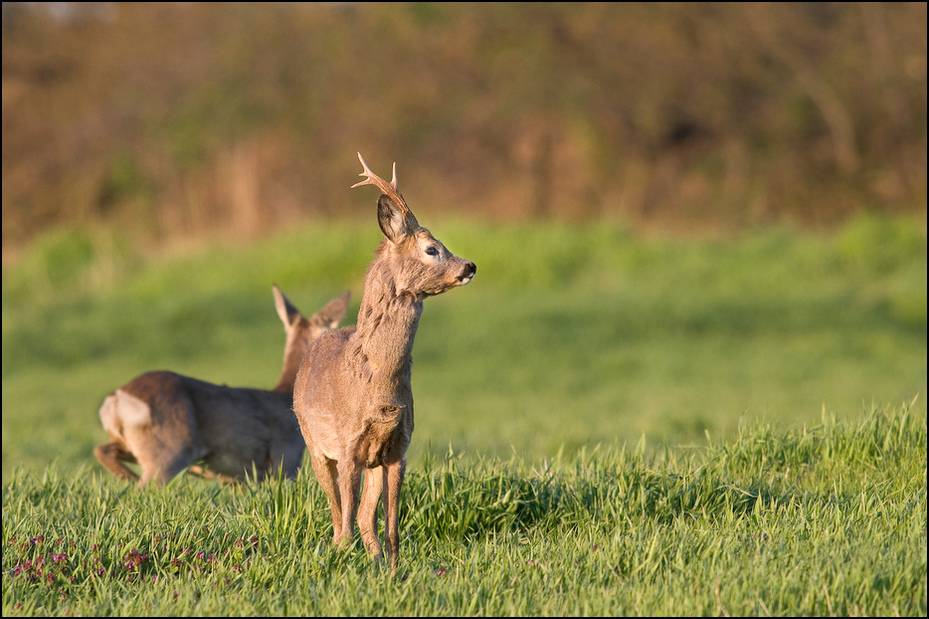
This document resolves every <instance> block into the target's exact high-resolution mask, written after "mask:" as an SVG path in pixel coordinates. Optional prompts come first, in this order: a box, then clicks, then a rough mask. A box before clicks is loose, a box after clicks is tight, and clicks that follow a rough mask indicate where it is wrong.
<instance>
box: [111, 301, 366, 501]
mask: <svg viewBox="0 0 929 619" xmlns="http://www.w3.org/2000/svg"><path fill="white" fill-rule="evenodd" d="M273 292H274V303H275V307H276V308H277V314H278V316H279V317H280V319H281V322H283V323H284V330H285V332H286V333H287V340H286V344H285V346H284V367H283V370H282V371H281V377H280V380H279V381H278V383H277V386H275V387H274V389H271V390H270V391H268V390H264V389H249V388H242V387H227V386H226V385H215V384H213V383H209V382H206V381H202V380H198V379H196V378H191V377H189V376H182V375H180V374H175V373H174V372H166V371H157V372H147V373H145V374H142V375H140V376H137V377H136V378H134V379H132V380H131V381H129V382H128V383H126V384H125V385H123V386H122V387H120V388H119V389H117V390H116V391H114V392H113V393H111V394H110V395H109V396H107V397H106V399H105V400H104V401H103V405H102V406H101V407H100V421H101V422H102V423H103V428H104V429H105V430H106V431H107V433H108V434H109V435H110V439H111V440H110V442H109V443H107V444H105V445H98V446H97V447H95V448H94V455H95V456H96V457H97V459H98V460H99V461H100V463H101V464H103V466H105V467H106V468H107V469H109V470H110V472H112V473H113V474H114V475H116V476H117V477H120V478H122V479H125V480H127V481H136V480H138V483H139V485H140V486H142V485H145V484H148V483H149V482H152V481H156V482H157V483H159V484H164V483H167V482H168V481H170V480H171V479H172V478H173V477H175V476H176V475H177V474H178V473H180V472H181V471H183V470H184V469H187V471H188V473H191V474H194V475H199V476H202V477H206V478H216V477H219V478H220V479H221V480H222V481H224V482H231V481H235V480H240V479H244V478H245V477H246V476H247V475H249V474H250V473H251V472H252V470H253V467H254V469H255V470H256V471H257V476H258V479H259V480H260V479H262V478H263V477H265V476H266V475H269V474H274V473H276V472H277V471H278V470H279V469H281V470H282V471H283V474H284V476H285V477H287V478H293V477H294V476H295V475H296V474H297V470H298V469H299V467H300V463H301V461H302V459H303V446H304V443H303V438H302V437H301V436H300V430H299V428H298V426H297V420H296V418H295V417H294V413H293V410H292V408H291V407H292V405H293V385H294V378H295V377H296V375H297V366H298V364H299V363H300V359H301V358H302V357H303V354H304V353H305V352H306V350H307V348H309V346H310V344H311V343H312V342H313V341H315V340H316V339H317V338H318V337H320V336H321V335H322V334H324V333H326V332H328V331H331V330H332V329H335V328H336V327H337V326H338V325H339V322H340V321H341V320H342V317H343V316H344V315H345V311H346V309H347V308H348V298H349V293H348V291H346V292H344V293H343V294H342V295H341V296H339V297H336V298H335V299H333V300H332V301H330V302H329V303H327V304H326V306H325V307H323V308H322V309H321V310H320V311H319V312H317V313H316V314H314V315H313V316H312V317H311V318H305V317H304V316H303V315H302V314H301V313H300V311H299V310H298V309H297V308H296V307H294V306H293V305H292V304H291V303H290V301H289V300H288V299H287V297H285V296H284V293H282V292H281V291H280V290H279V289H278V287H277V286H274V287H273ZM126 462H137V463H139V464H140V465H141V468H142V476H141V479H140V478H139V476H138V475H137V474H136V473H135V471H133V470H132V469H130V468H129V467H128V466H126V464H125V463H126ZM199 463H203V464H205V465H206V466H205V467H203V466H200V464H199Z"/></svg>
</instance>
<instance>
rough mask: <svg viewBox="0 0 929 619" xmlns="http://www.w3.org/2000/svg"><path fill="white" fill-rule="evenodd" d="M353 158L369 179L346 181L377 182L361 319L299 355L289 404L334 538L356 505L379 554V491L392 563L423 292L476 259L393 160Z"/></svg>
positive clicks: (347, 533) (465, 276)
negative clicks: (428, 209) (419, 207)
mask: <svg viewBox="0 0 929 619" xmlns="http://www.w3.org/2000/svg"><path fill="white" fill-rule="evenodd" d="M358 159H359V160H360V161H361V165H362V167H363V168H364V171H363V172H362V173H361V174H360V176H364V177H365V180H363V181H360V182H358V183H356V184H355V185H352V187H353V188H354V187H358V186H360V185H374V186H375V187H377V188H378V189H380V190H381V192H382V195H381V196H380V198H379V199H378V202H377V220H378V223H379V224H380V227H381V231H382V232H383V233H384V236H385V238H384V239H383V240H382V241H381V244H380V246H379V247H378V248H377V251H376V252H375V257H374V260H373V261H372V262H371V263H370V264H369V265H368V269H367V273H366V275H365V282H364V294H363V297H362V299H361V307H360V309H359V311H358V323H357V325H356V326H355V327H344V328H342V329H339V330H337V331H332V332H329V333H326V334H325V335H323V336H322V337H320V338H319V339H318V340H316V341H315V342H313V344H312V345H311V346H310V349H309V350H308V351H307V354H306V356H305V357H304V358H303V362H302V363H301V364H300V370H299V371H298V373H297V381H296V384H295V387H294V411H295V412H296V413H297V419H298V421H299V422H300V429H301V430H302V432H303V438H304V439H306V444H307V448H308V449H309V452H310V458H311V461H312V463H313V470H314V471H315V472H316V477H317V478H318V479H319V482H320V485H321V486H322V487H323V490H325V492H326V494H327V495H328V496H329V507H330V509H331V511H332V526H333V529H334V537H333V541H334V543H336V544H338V545H339V547H344V546H345V545H346V544H348V543H349V542H350V541H351V539H352V537H353V536H354V533H355V530H354V521H355V516H356V514H357V516H358V526H359V528H360V529H361V537H362V540H363V542H364V545H365V547H366V548H367V550H368V552H369V553H370V554H371V555H372V556H374V557H379V556H380V555H381V546H380V543H379V542H378V536H377V504H378V501H379V500H380V499H381V498H383V503H384V515H385V525H384V537H385V543H386V544H387V547H388V554H389V557H390V564H391V567H392V568H394V569H396V567H397V561H398V557H399V545H400V538H399V532H398V529H397V525H398V519H399V514H400V506H399V500H400V487H401V486H402V485H403V477H404V473H405V470H406V458H405V454H406V449H407V447H408V446H409V444H410V438H411V435H412V433H413V390H412V388H411V386H410V369H411V363H412V358H411V353H412V350H413V338H414V337H415V336H416V328H417V326H418V325H419V318H420V316H421V315H422V312H423V300H424V299H425V298H426V297H429V296H432V295H437V294H441V293H443V292H445V291H447V290H450V289H452V288H454V287H456V286H463V285H465V284H467V283H469V282H470V281H471V280H472V279H473V278H474V274H475V273H476V272H477V267H476V266H475V265H474V263H473V262H470V261H468V260H464V259H463V258H459V257H458V256H456V255H454V254H452V253H451V252H449V251H448V250H447V249H446V248H445V246H444V245H443V244H442V243H441V242H439V241H438V240H436V238H435V237H434V236H432V234H430V233H429V231H428V230H427V229H425V228H423V227H421V226H420V225H419V223H418V222H417V221H416V217H414V216H413V212H412V211H411V210H410V208H409V206H407V204H406V201H405V200H404V199H403V196H402V195H400V191H399V190H398V189H397V164H396V163H394V167H393V179H392V180H391V182H390V183H387V182H386V181H384V180H383V179H381V178H380V177H378V176H377V175H375V174H374V173H373V172H372V171H371V170H370V169H369V168H368V164H367V163H365V160H364V158H362V156H361V153H358ZM363 469H365V470H366V472H365V476H364V494H363V495H362V496H361V497H360V498H361V500H360V505H359V494H360V493H361V474H362V470H363Z"/></svg>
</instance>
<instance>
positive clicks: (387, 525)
mask: <svg viewBox="0 0 929 619" xmlns="http://www.w3.org/2000/svg"><path fill="white" fill-rule="evenodd" d="M384 468H385V470H384V489H383V499H384V539H385V543H386V545H387V555H388V556H389V557H390V567H392V568H393V569H394V570H396V569H397V562H398V561H399V559H400V529H399V525H400V488H401V486H403V478H404V476H405V475H406V458H401V459H400V460H398V461H397V462H392V463H390V464H387V465H384Z"/></svg>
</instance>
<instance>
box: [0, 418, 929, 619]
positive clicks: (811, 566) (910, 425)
mask: <svg viewBox="0 0 929 619" xmlns="http://www.w3.org/2000/svg"><path fill="white" fill-rule="evenodd" d="M649 454H651V455H649ZM925 471H926V422H925V418H924V416H923V415H921V414H915V413H914V410H913V409H912V407H910V406H908V405H902V406H895V407H886V408H882V409H875V410H872V411H870V412H869V413H868V414H865V415H862V416H860V417H859V418H858V419H857V420H856V421H854V422H848V423H847V422H841V421H838V420H836V419H835V418H834V417H833V416H828V415H827V416H825V417H824V418H822V420H821V422H820V423H819V424H817V425H814V426H811V427H795V428H792V429H790V430H788V431H785V432H776V431H774V430H773V429H772V428H771V427H770V426H769V425H766V424H763V423H748V424H746V425H744V426H743V427H742V428H741V430H740V432H739V433H738V436H737V437H736V438H735V439H733V440H731V441H725V442H715V443H713V444H711V445H709V446H707V447H706V448H705V449H700V450H689V451H686V452H680V451H676V450H675V451H662V450H658V451H655V450H649V449H647V448H646V446H645V445H644V444H643V445H639V446H638V447H634V448H633V447H630V448H616V447H606V448H597V449H594V450H591V451H582V452H580V453H578V454H576V455H575V456H572V457H558V458H555V459H552V460H548V461H546V462H544V463H542V464H537V465H531V464H530V463H528V462H526V461H525V460H523V459H520V458H518V457H511V458H510V459H508V460H498V459H495V458H485V459H481V460H480V461H478V462H476V463H475V462H469V461H468V459H466V458H462V456H461V455H460V454H454V453H450V454H446V455H445V456H443V457H441V458H438V459H435V460H429V461H428V462H427V463H426V464H425V465H424V466H423V467H421V468H417V469H413V470H411V471H410V473H409V476H408V480H407V484H406V486H405V488H404V504H403V509H402V512H401V514H402V517H401V552H402V557H401V563H400V568H399V570H398V573H397V574H395V575H394V574H392V573H391V572H390V570H389V568H387V567H385V566H384V565H382V564H378V563H372V562H371V561H370V560H369V559H368V558H367V557H366V556H365V555H364V551H363V548H362V547H361V544H360V543H356V544H355V545H354V546H353V547H351V548H348V549H346V550H344V551H337V550H334V549H333V548H332V546H331V544H330V540H331V535H332V529H331V525H330V524H329V519H328V507H327V506H326V503H325V497H324V496H323V494H322V492H321V491H320V490H319V488H318V485H317V484H316V482H315V479H314V478H313V476H312V474H310V473H309V472H308V471H304V473H303V474H301V475H300V476H299V477H298V478H297V479H296V480H294V481H292V482H286V481H285V482H278V481H271V482H268V483H265V484H261V485H254V486H241V487H239V488H238V489H233V488H224V487H222V486H219V485H216V484H211V483H204V482H202V481H200V480H196V479H192V478H183V477H182V478H179V479H177V480H175V481H174V482H172V483H171V484H169V485H168V486H167V487H165V488H163V489H158V488H148V489H144V490H139V489H136V488H133V487H127V485H126V484H125V483H124V482H121V481H119V480H117V479H115V478H114V477H112V476H109V475H107V474H106V473H105V472H104V471H102V470H99V469H92V470H88V469H86V468H79V469H78V470H76V471H62V470H61V469H60V468H59V467H58V466H55V465H52V466H50V467H48V468H47V469H46V470H45V471H43V472H41V473H40V472H35V471H26V470H22V469H18V470H16V471H15V472H14V474H13V475H12V476H11V479H10V480H9V481H8V482H7V483H6V484H5V485H4V489H3V505H4V511H3V519H4V520H3V548H4V553H3V562H4V565H3V576H2V577H3V614H4V616H28V615H39V614H42V615H46V614H47V615H54V616H61V615H66V614H69V615H117V614H119V615H120V616H122V615H142V614H145V615H173V616H179V615H185V616H189V615H194V616H204V615H217V614H222V615H225V616H228V615H258V614H261V615H262V616H265V615H281V614H289V615H317V614H318V615H327V616H328V615H338V614H348V615H362V614H364V615H366V616H370V615H423V616H439V615H441V616H447V615H456V616H461V615H468V616H473V615H557V616H566V615H577V614H589V615H627V614H645V615H671V616H673V615H727V614H728V615H747V614H787V615H797V614H804V615H833V614H837V615H857V614H866V615H880V616H886V615H904V616H907V615H924V614H925V612H926V528H925V522H926V516H927V514H926V473H925ZM356 542H357V540H356Z"/></svg>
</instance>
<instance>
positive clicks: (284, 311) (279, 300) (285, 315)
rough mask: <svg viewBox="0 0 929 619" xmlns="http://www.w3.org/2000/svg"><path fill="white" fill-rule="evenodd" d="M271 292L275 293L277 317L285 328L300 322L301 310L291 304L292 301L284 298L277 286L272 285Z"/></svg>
mask: <svg viewBox="0 0 929 619" xmlns="http://www.w3.org/2000/svg"><path fill="white" fill-rule="evenodd" d="M271 290H272V291H273V292H274V307H275V309H277V315H278V316H279V317H280V319H281V322H283V323H284V325H285V326H290V325H292V324H294V323H295V322H297V321H298V320H300V310H298V309H297V308H296V307H294V305H293V304H292V303H291V302H290V299H288V298H287V297H285V296H284V293H283V292H281V289H280V288H278V287H277V284H274V285H272V287H271Z"/></svg>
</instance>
